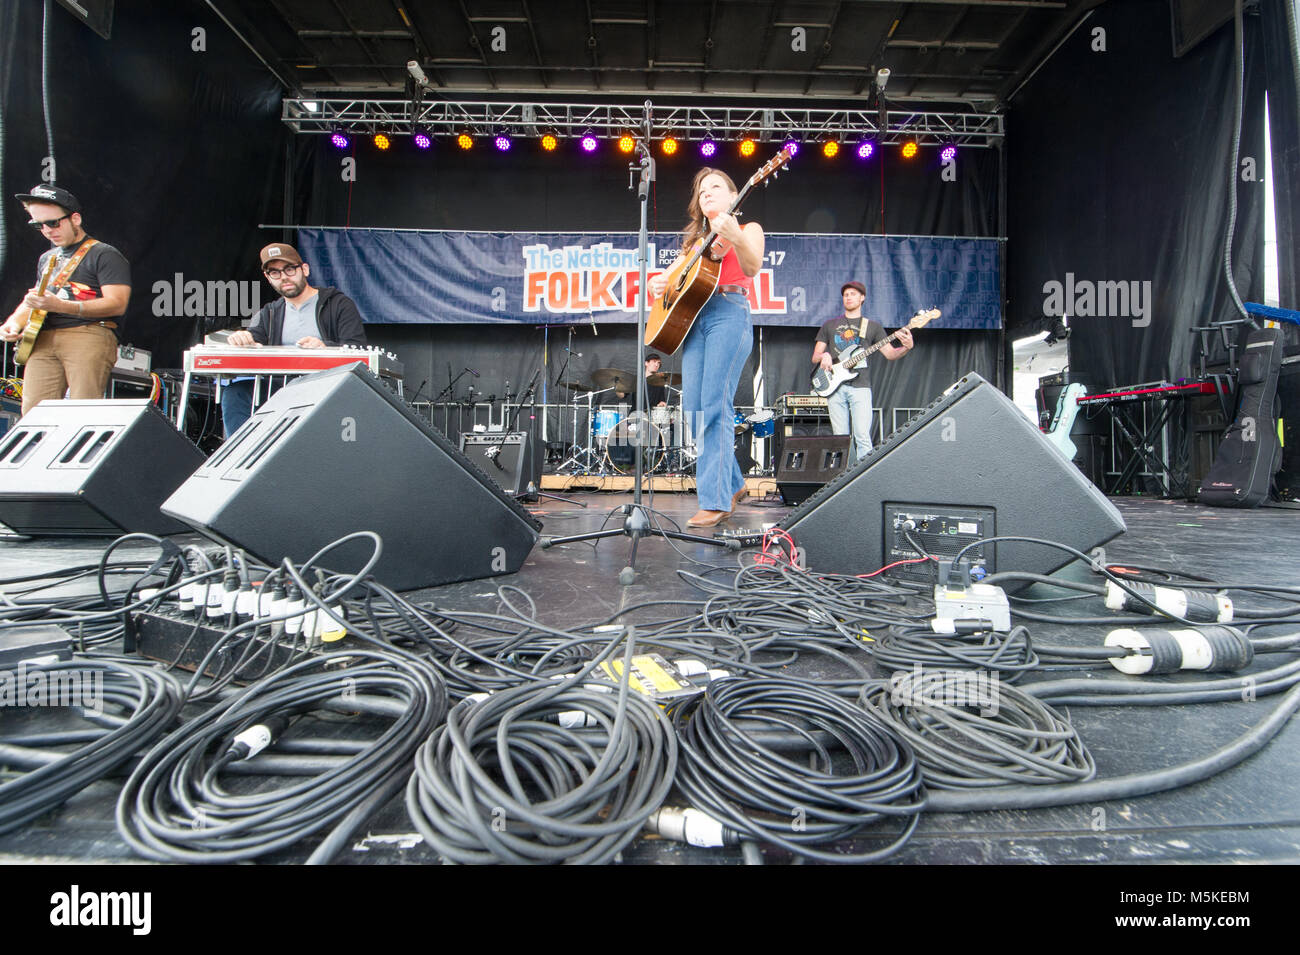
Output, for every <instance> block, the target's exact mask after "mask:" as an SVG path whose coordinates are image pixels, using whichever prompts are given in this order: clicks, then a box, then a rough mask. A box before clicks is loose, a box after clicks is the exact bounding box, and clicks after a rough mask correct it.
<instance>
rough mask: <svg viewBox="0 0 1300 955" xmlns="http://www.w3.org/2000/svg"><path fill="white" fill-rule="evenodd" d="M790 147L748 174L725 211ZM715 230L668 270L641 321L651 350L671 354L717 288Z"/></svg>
mask: <svg viewBox="0 0 1300 955" xmlns="http://www.w3.org/2000/svg"><path fill="white" fill-rule="evenodd" d="M791 155H792V153H791V152H790V150H789V149H788V148H787V149H782V150H781V151H780V152H779V153H777V154H776V156H774V157H773V158H772V159H771V160H770V161H769V162H768V163H767V164H766V165H765V166H763V168H762V169H760V170H759V171H758V172H756V173H754V175H752V176H750V177H749V181H748V182H747V183H745V186H744V188H743V189H741V190H740V194H739V195H738V196H736V201H735V202H733V203H732V204H731V208H730V209H728V210H727V213H728V214H729V215H731V214H734V213H735V211H736V210H737V209H739V208H740V204H741V203H742V202H744V201H745V196H747V195H749V191H750V190H751V189H752V188H754V186H757V185H758V184H759V183H760V182H765V181H766V180H767V178H768V177H769V176H771V177H773V178H775V177H776V176H777V175H779V174H780V171H781V169H782V168H783V167H784V166H785V164H786V163H787V162H789V161H790V156H791ZM717 238H718V235H717V233H716V232H715V233H711V234H710V235H709V237H708V238H707V239H705V240H704V242H703V243H702V244H701V245H700V247H699V248H698V249H696V250H695V251H694V252H692V253H691V254H690V255H686V256H682V257H681V258H679V259H678V260H677V261H676V262H674V263H673V265H672V267H671V268H670V269H669V270H668V273H667V275H666V278H667V280H668V284H667V285H666V286H665V287H664V294H663V295H661V296H659V299H658V300H657V301H656V302H655V303H654V307H653V308H652V309H651V312H650V315H649V317H648V318H647V319H646V324H645V343H646V344H647V345H648V346H650V347H651V348H653V349H655V351H660V352H663V353H664V354H666V355H671V354H673V353H674V352H676V351H677V349H679V348H681V347H682V342H684V341H685V340H686V335H687V333H688V332H690V330H691V326H692V325H693V324H695V316H697V315H698V314H699V313H700V309H702V308H703V307H704V305H705V303H706V302H708V300H709V299H710V298H712V297H713V292H714V290H715V289H717V287H718V274H719V273H720V272H721V271H722V258H723V256H724V255H725V254H726V252H725V250H724V251H722V252H721V253H719V252H718V250H717V249H715V248H714V245H715V240H716V239H717Z"/></svg>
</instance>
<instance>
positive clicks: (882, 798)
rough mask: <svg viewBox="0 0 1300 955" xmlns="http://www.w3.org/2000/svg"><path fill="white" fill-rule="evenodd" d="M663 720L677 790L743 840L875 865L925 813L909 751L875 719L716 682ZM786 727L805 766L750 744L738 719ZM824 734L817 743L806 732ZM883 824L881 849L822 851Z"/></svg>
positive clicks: (777, 683)
mask: <svg viewBox="0 0 1300 955" xmlns="http://www.w3.org/2000/svg"><path fill="white" fill-rule="evenodd" d="M668 714H669V716H670V718H671V719H672V721H673V726H674V727H676V729H677V733H678V736H679V738H680V742H681V752H682V756H681V763H680V765H679V767H678V771H677V786H678V789H680V790H681V792H682V794H683V795H684V796H685V797H686V799H687V800H688V801H689V802H690V804H691V806H692V807H693V808H696V809H699V810H702V811H703V812H705V813H706V814H708V815H709V816H711V817H712V818H713V819H716V820H717V821H719V822H721V823H722V824H723V826H724V827H726V828H727V829H730V830H731V831H732V832H733V833H734V834H738V835H739V836H740V837H741V838H744V837H750V838H753V839H755V840H757V841H759V842H766V843H771V844H775V845H778V846H781V847H783V848H785V849H787V850H789V851H790V852H793V853H795V854H796V855H799V856H802V857H804V858H808V859H814V860H817V861H819V862H876V861H879V860H881V859H886V858H888V857H890V856H892V855H893V854H895V853H896V852H898V850H899V849H901V848H902V847H903V845H904V844H905V843H906V842H907V840H908V839H909V838H910V837H911V835H912V832H913V831H914V830H915V829H916V825H917V821H918V820H919V818H920V813H921V811H922V809H924V808H925V805H926V796H925V791H924V788H923V786H922V782H921V773H920V767H919V766H918V764H917V762H916V758H915V756H914V755H913V754H912V750H911V748H910V747H909V746H908V745H907V743H905V742H903V741H902V740H901V739H900V738H899V737H898V736H897V735H896V734H895V733H894V731H893V730H891V729H890V728H889V727H888V726H887V725H886V724H885V723H883V722H882V721H881V720H880V718H879V717H878V716H876V715H875V714H874V713H870V712H868V711H866V710H863V709H861V708H860V707H857V706H854V705H853V704H852V703H849V702H848V701H845V700H842V699H840V698H839V697H837V696H834V695H833V694H831V693H828V692H826V691H824V690H820V689H818V688H816V687H812V686H808V685H806V684H801V683H795V682H793V681H789V680H772V679H759V680H720V681H715V682H713V683H711V684H709V686H708V687H707V688H706V689H705V691H704V692H703V693H702V694H700V695H698V696H695V697H692V698H689V699H685V700H681V701H675V702H673V703H672V704H670V705H669V708H668ZM738 719H744V720H747V721H751V723H756V724H758V725H760V726H767V727H772V728H776V729H785V730H788V731H789V732H790V733H792V734H795V735H797V736H799V737H802V738H803V739H804V740H805V741H806V742H807V748H808V751H809V754H810V758H811V762H812V765H811V766H809V765H808V764H806V763H800V762H796V761H794V760H792V759H791V758H789V757H788V756H786V755H782V754H781V753H778V752H777V751H775V750H773V749H769V748H768V747H766V746H763V745H762V744H760V743H758V742H757V741H756V740H755V739H754V738H753V737H752V736H751V735H750V734H749V733H748V732H747V731H746V730H744V729H741V728H740V727H738V726H737V724H736V721H737V720H738ZM819 731H820V732H822V733H826V734H829V735H830V737H831V738H832V739H833V740H834V741H835V743H836V744H838V745H835V746H833V747H828V746H826V745H823V744H822V743H821V742H820V741H819V739H818V738H817V737H816V736H814V735H813V734H814V733H817V732H819ZM884 819H902V820H904V826H903V830H902V832H901V833H898V834H897V835H895V836H893V837H892V838H891V840H890V841H889V843H888V844H887V845H886V846H884V847H883V848H881V849H875V850H868V851H860V852H853V851H850V850H848V849H845V850H844V851H836V850H835V849H831V848H822V847H824V846H830V845H832V844H834V843H840V842H843V841H845V840H847V839H851V838H853V837H855V836H859V835H863V834H864V833H865V831H866V830H868V829H870V828H871V827H872V826H874V825H875V824H876V823H877V822H880V821H882V820H884Z"/></svg>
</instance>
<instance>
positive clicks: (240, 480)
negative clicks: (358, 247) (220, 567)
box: [163, 365, 541, 590]
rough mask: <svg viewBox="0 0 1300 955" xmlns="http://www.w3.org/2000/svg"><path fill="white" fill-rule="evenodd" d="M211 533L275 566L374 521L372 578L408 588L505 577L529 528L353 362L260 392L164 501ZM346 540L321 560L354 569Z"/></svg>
mask: <svg viewBox="0 0 1300 955" xmlns="http://www.w3.org/2000/svg"><path fill="white" fill-rule="evenodd" d="M163 510H164V511H165V512H166V513H167V514H170V515H173V516H175V517H177V518H179V519H180V520H182V521H185V522H186V523H187V524H189V525H191V526H192V527H194V528H195V529H197V530H199V531H200V532H201V533H204V534H206V535H208V536H211V537H214V538H216V539H217V540H220V541H223V542H226V543H230V544H233V545H235V546H237V547H240V548H243V549H244V550H246V551H247V552H248V553H250V554H252V555H253V556H255V557H257V558H258V559H259V560H261V561H263V562H265V563H267V564H271V565H275V564H278V563H279V562H280V561H281V560H282V559H283V558H285V557H288V558H289V559H291V560H293V561H295V562H301V561H304V560H306V559H307V558H308V557H310V556H312V555H313V554H314V553H315V552H316V551H318V550H319V549H320V548H322V547H324V546H325V545H326V544H329V543H332V542H333V541H335V540H338V539H339V538H341V537H343V536H345V535H347V534H349V533H352V532H354V531H374V532H375V533H377V534H378V535H379V536H380V537H381V538H382V540H383V553H382V555H381V557H380V560H379V563H378V564H377V565H376V566H375V568H374V569H373V570H372V571H371V572H372V573H373V574H374V576H375V578H376V579H377V580H379V582H380V583H382V584H385V585H386V586H389V587H392V588H394V589H396V590H412V589H415V588H417V587H429V586H434V585H437V584H445V583H452V582H454V581H460V580H477V579H479V578H481V577H490V576H494V575H497V574H509V573H514V572H515V571H517V570H518V569H519V567H520V565H522V564H523V562H524V558H525V557H527V556H528V552H529V551H530V550H531V549H532V547H533V545H534V544H535V543H536V542H537V537H538V534H539V533H540V531H541V525H540V524H539V523H537V521H535V520H534V519H533V517H532V516H531V515H530V514H529V513H528V511H527V510H525V509H524V508H523V507H522V506H520V505H519V504H518V503H517V502H516V501H514V500H513V499H512V498H511V497H510V496H509V495H507V494H506V493H505V492H504V491H502V490H501V488H500V487H498V486H497V485H496V483H495V482H493V481H492V480H491V479H490V478H488V477H487V476H486V475H485V474H484V473H483V472H482V471H481V470H480V469H479V468H478V467H477V466H475V465H474V464H472V463H471V462H470V461H469V459H468V458H466V457H465V456H464V455H463V454H461V453H460V451H458V450H457V449H456V448H455V446H454V445H452V444H451V443H450V442H449V441H448V440H447V438H446V437H444V436H443V435H442V434H441V433H440V432H439V431H437V430H436V429H434V428H432V427H430V426H429V424H428V423H427V422H426V421H424V420H423V419H422V418H420V417H419V416H418V415H416V414H415V412H413V411H412V410H411V409H410V407H409V406H407V405H406V404H405V402H403V401H402V400H401V399H400V398H398V397H397V396H396V395H394V394H393V393H392V392H391V391H389V390H388V388H387V386H385V385H384V384H382V383H381V382H380V381H379V379H377V378H376V377H375V376H374V375H372V374H371V373H370V372H369V371H367V370H366V369H364V368H362V367H360V366H357V365H348V366H344V367H340V368H333V369H330V370H328V371H322V372H317V373H316V374H312V375H304V376H303V377H301V378H299V379H297V380H296V381H293V382H291V383H290V384H289V385H287V386H286V387H284V388H283V389H281V390H280V391H278V392H276V393H275V394H274V395H272V396H271V398H270V400H268V401H267V402H266V403H265V404H264V405H262V407H261V408H259V409H258V410H257V412H256V413H255V414H254V415H253V416H252V417H251V418H249V419H248V421H247V422H246V423H245V424H244V426H243V427H241V428H240V429H239V430H238V431H236V432H235V433H234V434H233V435H231V436H230V439H229V440H227V441H226V443H225V444H224V445H222V447H221V448H220V449H219V450H218V451H217V452H216V453H215V454H214V455H213V456H212V457H211V458H209V459H208V461H207V463H206V464H204V465H203V467H201V468H199V469H198V471H196V472H195V473H194V476H193V477H191V478H190V479H189V480H188V481H186V482H185V483H184V484H183V485H182V486H181V487H180V488H179V489H178V490H177V491H176V493H175V494H173V495H172V496H171V497H170V498H169V499H168V500H167V501H166V502H165V503H164V504H163ZM372 549H373V548H372V545H371V544H370V543H369V542H368V541H364V540H358V541H355V542H350V543H349V544H347V545H345V546H344V547H341V548H337V549H335V550H334V551H331V552H330V554H329V555H328V556H327V557H325V558H324V559H323V560H322V561H321V563H322V564H324V566H326V567H328V568H329V569H331V570H335V571H340V572H355V571H357V570H359V569H360V568H361V567H362V566H363V565H364V563H365V561H366V559H367V558H368V557H369V555H370V553H371V551H372Z"/></svg>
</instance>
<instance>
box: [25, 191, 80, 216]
mask: <svg viewBox="0 0 1300 955" xmlns="http://www.w3.org/2000/svg"><path fill="white" fill-rule="evenodd" d="M14 198H15V199H17V200H18V201H20V202H49V203H52V204H54V205H56V206H62V207H63V210H64V211H65V212H67V213H68V214H69V215H71V214H72V213H74V212H80V211H81V203H80V202H78V201H77V197H76V196H74V195H73V194H72V193H70V192H68V190H66V189H60V188H59V187H58V186H46V185H40V186H32V191H31V192H23V193H19V194H18V195H16V196H14Z"/></svg>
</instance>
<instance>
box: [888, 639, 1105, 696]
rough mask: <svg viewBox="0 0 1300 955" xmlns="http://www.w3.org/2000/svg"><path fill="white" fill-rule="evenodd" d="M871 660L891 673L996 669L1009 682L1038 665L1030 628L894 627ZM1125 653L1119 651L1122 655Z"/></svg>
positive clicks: (1014, 680)
mask: <svg viewBox="0 0 1300 955" xmlns="http://www.w3.org/2000/svg"><path fill="white" fill-rule="evenodd" d="M868 651H869V652H870V653H871V658H872V660H874V661H875V662H876V663H877V664H879V665H880V666H881V667H883V668H884V669H885V670H888V671H890V672H898V671H906V670H912V669H913V668H914V667H927V668H934V669H941V670H944V669H946V670H993V671H996V672H997V673H998V674H1000V675H1001V678H1002V679H1003V680H1005V681H1006V682H1008V683H1014V682H1016V681H1017V680H1019V679H1020V678H1021V677H1022V676H1024V674H1026V673H1028V672H1030V671H1031V670H1034V669H1037V667H1038V666H1039V663H1040V661H1039V658H1038V654H1037V653H1035V652H1034V645H1033V641H1032V639H1031V638H1030V635H1029V630H1028V628H1027V627H1012V628H1011V630H1010V632H1008V633H998V632H995V631H986V632H983V633H972V634H953V635H940V634H936V633H935V632H934V631H933V630H931V629H930V628H929V627H891V628H890V629H889V630H888V631H887V632H886V633H883V634H881V635H880V636H879V637H877V638H876V640H875V641H874V642H873V643H871V644H869V645H868ZM1124 652H1126V651H1119V653H1120V654H1122V653H1124Z"/></svg>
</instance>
